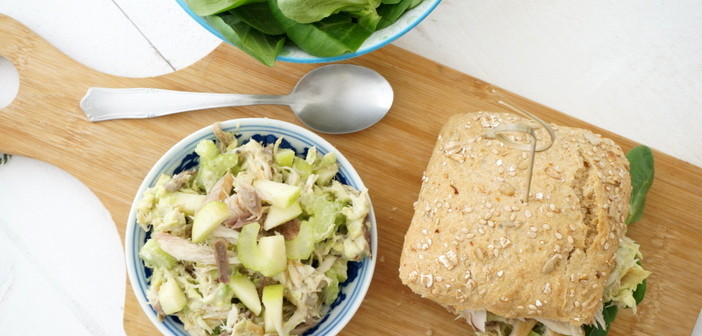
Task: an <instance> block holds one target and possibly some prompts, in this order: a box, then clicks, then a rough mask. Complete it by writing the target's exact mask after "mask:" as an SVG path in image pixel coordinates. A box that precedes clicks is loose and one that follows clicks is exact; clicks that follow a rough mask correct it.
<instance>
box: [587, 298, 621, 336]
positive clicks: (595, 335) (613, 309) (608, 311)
mask: <svg viewBox="0 0 702 336" xmlns="http://www.w3.org/2000/svg"><path fill="white" fill-rule="evenodd" d="M617 311H619V308H618V307H617V306H616V305H613V304H612V302H611V301H610V302H607V303H605V307H604V309H603V310H602V316H603V317H604V321H605V328H604V329H600V327H596V326H593V325H586V326H585V336H606V335H607V333H608V332H609V326H610V325H611V324H612V322H613V321H614V319H615V318H616V317H617Z"/></svg>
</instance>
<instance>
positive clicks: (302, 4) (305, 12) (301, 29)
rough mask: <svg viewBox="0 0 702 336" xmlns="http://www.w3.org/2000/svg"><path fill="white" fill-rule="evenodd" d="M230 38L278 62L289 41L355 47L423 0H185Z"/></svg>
mask: <svg viewBox="0 0 702 336" xmlns="http://www.w3.org/2000/svg"><path fill="white" fill-rule="evenodd" d="M185 2H186V4H187V5H188V7H189V8H190V9H191V10H192V11H193V12H194V13H195V14H197V15H199V16H202V17H203V18H204V19H205V21H207V22H208V23H209V24H210V25H211V26H212V27H213V28H214V29H216V30H217V31H218V32H219V33H220V34H221V35H222V36H223V37H224V38H225V39H227V41H229V42H230V43H231V44H233V45H235V46H237V47H238V48H240V49H241V50H243V51H244V52H246V53H247V54H249V55H251V56H252V57H254V58H255V59H256V60H258V61H259V62H261V63H263V64H265V65H267V66H273V65H274V64H275V60H276V59H277V57H278V56H279V55H280V53H281V50H282V49H283V46H284V45H285V44H286V43H290V44H294V45H296V46H297V47H298V48H300V49H301V50H303V51H305V52H306V53H308V54H310V55H312V56H316V57H334V56H340V55H344V54H348V53H353V52H355V51H356V50H358V48H359V47H360V46H361V45H362V44H363V42H365V41H366V39H368V37H370V36H371V35H372V34H373V33H374V32H375V31H376V30H378V29H382V28H386V27H388V26H390V25H392V24H393V23H395V22H396V21H397V20H398V19H399V18H400V17H401V16H402V14H404V13H405V12H406V11H408V10H409V9H411V8H413V7H415V6H416V5H418V4H419V3H420V2H422V0H185Z"/></svg>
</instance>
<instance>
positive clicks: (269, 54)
mask: <svg viewBox="0 0 702 336" xmlns="http://www.w3.org/2000/svg"><path fill="white" fill-rule="evenodd" d="M274 1H275V0H274ZM205 19H206V20H207V21H208V22H209V23H210V24H211V25H212V26H213V27H215V28H216V29H217V30H218V31H219V32H220V33H222V35H224V37H226V38H227V40H229V41H230V42H231V43H232V44H234V45H235V46H237V47H239V48H240V49H241V50H243V51H244V52H246V53H247V54H249V55H251V56H253V57H254V58H255V59H257V60H258V61H259V62H261V63H263V64H265V65H267V66H273V65H274V64H275V59H276V58H277V57H278V54H279V53H280V50H281V49H282V48H283V44H285V37H273V36H268V35H266V34H263V33H261V32H260V31H258V30H256V29H254V28H252V27H251V26H249V25H247V24H246V23H245V22H244V21H242V20H241V19H240V18H238V17H237V16H234V15H232V14H229V13H226V14H220V15H212V16H207V17H205Z"/></svg>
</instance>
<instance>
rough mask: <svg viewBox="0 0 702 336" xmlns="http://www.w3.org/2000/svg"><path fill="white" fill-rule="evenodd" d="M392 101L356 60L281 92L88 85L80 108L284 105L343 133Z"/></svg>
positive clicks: (99, 116)
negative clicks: (217, 91) (255, 93)
mask: <svg viewBox="0 0 702 336" xmlns="http://www.w3.org/2000/svg"><path fill="white" fill-rule="evenodd" d="M392 101H393V91H392V87H391V86H390V83H388V81H387V80H386V79H385V78H384V77H383V76H381V75H380V74H378V73H377V72H375V71H373V70H371V69H368V68H365V67H362V66H357V65H350V64H332V65H326V66H322V67H319V68H317V69H315V70H312V71H310V72H309V73H308V74H306V75H305V76H304V77H302V78H301V79H300V81H299V82H298V83H297V85H296V86H295V88H294V89H293V91H292V92H291V93H290V94H289V95H285V96H274V95H246V94H224V93H198V92H183V91H169V90H160V89H145V88H136V89H108V88H90V89H88V92H87V94H86V95H85V97H83V99H82V100H81V102H80V107H81V108H82V109H83V111H84V112H85V114H86V115H87V116H88V119H89V120H90V121H101V120H110V119H127V118H151V117H159V116H164V115H168V114H172V113H178V112H185V111H192V110H200V109H208V108H215V107H226V106H244V105H258V104H271V105H288V106H290V108H291V109H292V110H293V112H294V113H295V115H297V117H298V118H299V119H300V120H301V121H302V122H303V123H305V125H307V126H309V127H310V128H312V129H315V130H317V131H319V132H323V133H331V134H342V133H351V132H356V131H360V130H362V129H365V128H367V127H370V126H371V125H373V124H375V123H376V122H378V121H380V119H382V118H383V117H384V116H385V114H387V112H388V110H390V106H392Z"/></svg>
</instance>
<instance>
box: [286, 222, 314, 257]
mask: <svg viewBox="0 0 702 336" xmlns="http://www.w3.org/2000/svg"><path fill="white" fill-rule="evenodd" d="M313 225H314V224H313V223H312V222H310V221H302V223H300V231H299V232H298V233H297V236H295V238H293V239H292V240H289V241H286V242H285V251H286V253H287V255H288V259H290V260H295V259H299V260H305V259H308V258H309V257H310V255H311V254H312V251H314V227H313Z"/></svg>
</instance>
